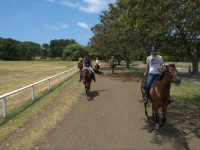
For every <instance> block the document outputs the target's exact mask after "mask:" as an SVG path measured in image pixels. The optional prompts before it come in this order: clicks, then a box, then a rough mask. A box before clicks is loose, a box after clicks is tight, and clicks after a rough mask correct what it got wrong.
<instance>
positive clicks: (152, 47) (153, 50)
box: [149, 46, 158, 52]
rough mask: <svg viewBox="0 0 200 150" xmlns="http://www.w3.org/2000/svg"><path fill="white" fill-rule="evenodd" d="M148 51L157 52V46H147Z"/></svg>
mask: <svg viewBox="0 0 200 150" xmlns="http://www.w3.org/2000/svg"><path fill="white" fill-rule="evenodd" d="M149 51H150V52H157V51H158V50H157V48H156V47H155V46H151V47H150V48H149Z"/></svg>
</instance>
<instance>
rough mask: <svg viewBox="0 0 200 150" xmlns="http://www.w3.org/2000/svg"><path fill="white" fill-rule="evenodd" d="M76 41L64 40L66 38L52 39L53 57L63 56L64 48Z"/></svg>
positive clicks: (51, 50) (51, 49)
mask: <svg viewBox="0 0 200 150" xmlns="http://www.w3.org/2000/svg"><path fill="white" fill-rule="evenodd" d="M74 43H76V41H75V40H73V39H72V40H68V39H67V40H64V39H59V40H51V41H50V53H51V57H52V58H61V57H62V54H63V48H64V47H66V46H68V45H70V44H74Z"/></svg>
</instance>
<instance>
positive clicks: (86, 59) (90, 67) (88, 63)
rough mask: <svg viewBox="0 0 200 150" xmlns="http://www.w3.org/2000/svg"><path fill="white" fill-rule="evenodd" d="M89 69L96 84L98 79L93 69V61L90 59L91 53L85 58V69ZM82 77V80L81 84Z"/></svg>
mask: <svg viewBox="0 0 200 150" xmlns="http://www.w3.org/2000/svg"><path fill="white" fill-rule="evenodd" d="M85 68H88V69H89V70H90V72H91V73H92V77H93V80H94V82H96V78H95V73H94V70H93V69H92V60H91V58H90V55H89V53H87V54H86V56H85V58H84V59H83V69H85ZM81 79H82V76H80V80H79V82H81Z"/></svg>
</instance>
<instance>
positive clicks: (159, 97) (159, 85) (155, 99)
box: [141, 64, 181, 130]
mask: <svg viewBox="0 0 200 150" xmlns="http://www.w3.org/2000/svg"><path fill="white" fill-rule="evenodd" d="M161 72H162V74H161V76H160V79H159V81H157V82H156V83H155V84H154V86H151V89H150V93H149V97H148V98H147V101H146V102H145V103H144V107H145V114H146V116H148V115H147V108H146V107H147V103H148V99H150V101H151V102H152V122H155V123H156V130H158V129H159V127H162V126H163V125H164V123H165V121H166V114H167V105H168V104H169V98H170V87H171V83H175V84H180V83H181V78H180V76H179V74H178V71H177V69H176V67H175V65H174V64H170V65H164V66H163V68H161ZM145 80H146V78H144V79H143V81H142V84H141V92H142V96H143V97H144V95H145V90H144V83H145ZM160 107H161V108H162V123H161V124H159V116H158V110H159V108H160Z"/></svg>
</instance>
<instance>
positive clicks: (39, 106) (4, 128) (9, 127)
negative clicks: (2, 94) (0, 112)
mask: <svg viewBox="0 0 200 150" xmlns="http://www.w3.org/2000/svg"><path fill="white" fill-rule="evenodd" d="M77 76H78V75H77V74H76V75H74V76H72V77H71V78H69V79H67V81H66V82H63V83H62V84H61V85H60V86H59V87H57V88H55V89H54V90H52V91H51V92H50V93H49V94H47V95H45V96H42V97H38V98H37V100H36V101H35V102H34V103H33V104H32V105H31V106H29V107H26V108H25V109H24V110H23V111H21V112H20V113H18V114H15V115H14V114H13V115H12V118H8V119H7V121H6V122H5V123H4V124H3V125H1V126H0V132H1V134H0V142H2V141H4V140H5V139H6V138H8V137H9V136H10V135H11V134H12V133H14V132H17V131H18V130H20V128H22V127H23V126H24V125H25V124H26V123H27V122H29V121H30V120H31V119H33V118H35V117H36V116H38V115H39V114H40V113H42V112H43V111H44V110H45V109H46V108H47V107H48V105H49V104H50V103H52V102H54V101H55V100H56V97H58V96H59V94H60V93H61V92H62V91H63V90H64V89H65V88H66V86H69V85H70V84H71V83H72V81H71V80H73V79H74V78H77Z"/></svg>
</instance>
